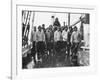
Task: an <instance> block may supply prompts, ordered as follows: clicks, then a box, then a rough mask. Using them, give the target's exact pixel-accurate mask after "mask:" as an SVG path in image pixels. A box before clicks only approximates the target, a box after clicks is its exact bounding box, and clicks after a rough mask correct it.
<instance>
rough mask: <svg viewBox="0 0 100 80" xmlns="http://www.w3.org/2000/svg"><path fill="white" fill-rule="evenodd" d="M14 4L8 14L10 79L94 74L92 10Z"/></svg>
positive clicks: (93, 20)
mask: <svg viewBox="0 0 100 80" xmlns="http://www.w3.org/2000/svg"><path fill="white" fill-rule="evenodd" d="M15 4H16V5H15ZM15 4H14V3H13V10H12V11H13V14H12V15H13V16H12V77H13V79H16V80H19V79H21V80H24V79H25V80H27V79H32V80H33V79H35V78H40V79H41V78H52V77H57V78H58V77H65V78H66V77H68V76H69V77H71V76H75V75H77V76H81V75H88V74H92V73H94V72H95V71H96V69H97V68H96V67H95V66H96V59H97V58H96V35H95V34H96V18H95V17H96V16H95V14H96V10H95V8H94V7H93V6H81V5H80V6H78V5H65V4H45V3H40V4H37V3H25V2H22V3H21V2H15ZM66 79H67V78H66Z"/></svg>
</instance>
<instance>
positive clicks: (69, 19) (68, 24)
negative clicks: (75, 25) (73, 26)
mask: <svg viewBox="0 0 100 80" xmlns="http://www.w3.org/2000/svg"><path fill="white" fill-rule="evenodd" d="M69 26H70V13H68V27H69Z"/></svg>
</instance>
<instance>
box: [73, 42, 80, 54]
mask: <svg viewBox="0 0 100 80" xmlns="http://www.w3.org/2000/svg"><path fill="white" fill-rule="evenodd" d="M78 47H79V43H74V42H73V44H72V55H76V54H77V51H78Z"/></svg>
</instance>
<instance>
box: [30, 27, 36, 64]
mask: <svg viewBox="0 0 100 80" xmlns="http://www.w3.org/2000/svg"><path fill="white" fill-rule="evenodd" d="M31 42H32V50H31V52H32V56H33V59H34V63H36V57H35V56H36V27H35V26H34V29H33V30H32V32H31Z"/></svg>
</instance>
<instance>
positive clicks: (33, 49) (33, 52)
mask: <svg viewBox="0 0 100 80" xmlns="http://www.w3.org/2000/svg"><path fill="white" fill-rule="evenodd" d="M31 55H32V56H33V59H34V62H36V58H35V56H36V42H35V41H33V43H32V49H31Z"/></svg>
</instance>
